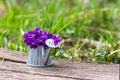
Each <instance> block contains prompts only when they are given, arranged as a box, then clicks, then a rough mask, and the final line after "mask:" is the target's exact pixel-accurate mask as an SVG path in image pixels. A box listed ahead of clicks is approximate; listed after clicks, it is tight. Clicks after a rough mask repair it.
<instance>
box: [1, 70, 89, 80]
mask: <svg viewBox="0 0 120 80" xmlns="http://www.w3.org/2000/svg"><path fill="white" fill-rule="evenodd" d="M0 70H1V71H11V72H15V73H24V74H29V75H38V76H48V77H59V78H68V79H75V80H91V79H83V78H76V77H69V76H60V75H45V74H40V73H30V72H23V71H16V70H8V69H0Z"/></svg>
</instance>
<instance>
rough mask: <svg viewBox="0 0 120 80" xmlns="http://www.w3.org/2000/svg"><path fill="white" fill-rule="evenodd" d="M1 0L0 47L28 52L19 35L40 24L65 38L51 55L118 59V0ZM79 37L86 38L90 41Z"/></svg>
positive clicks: (101, 59) (77, 58)
mask: <svg viewBox="0 0 120 80" xmlns="http://www.w3.org/2000/svg"><path fill="white" fill-rule="evenodd" d="M88 1H89V0H88ZM0 3H1V4H2V5H0V6H1V7H2V8H3V10H4V11H3V12H2V13H1V16H0V47H4V48H8V49H12V50H17V51H24V52H28V49H27V46H26V45H25V44H24V40H23V37H22V35H23V33H24V32H27V31H29V30H33V29H35V28H36V27H40V28H41V29H42V30H44V31H48V32H50V33H54V34H58V35H61V37H62V39H63V40H65V42H64V43H63V44H62V45H61V47H60V48H58V49H57V52H56V50H53V51H52V54H51V55H52V56H53V57H54V58H64V59H75V60H85V61H96V62H114V63H119V62H120V43H119V40H120V36H119V34H120V23H119V22H120V19H119V17H120V0H114V1H112V0H110V1H109V0H101V1H99V0H98V1H97V0H91V1H89V2H87V0H83V1H82V0H45V1H44V0H36V1H34V0H22V1H19V0H9V1H7V0H1V1H0ZM66 39H70V41H67V40H66ZM82 39H88V41H89V43H88V44H87V43H86V42H85V41H84V40H83V41H82ZM94 42H97V43H98V44H96V43H94ZM108 45H109V46H108ZM93 46H95V47H96V48H94V47H93ZM55 53H56V54H55Z"/></svg>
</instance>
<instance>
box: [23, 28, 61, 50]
mask: <svg viewBox="0 0 120 80" xmlns="http://www.w3.org/2000/svg"><path fill="white" fill-rule="evenodd" d="M23 37H24V42H25V44H26V45H27V46H29V47H30V48H37V47H39V46H43V47H44V48H45V49H46V48H48V46H47V45H46V43H45V41H46V40H47V39H53V40H54V44H55V45H58V44H59V43H60V41H61V39H60V36H56V35H54V34H51V33H48V32H44V31H42V30H40V28H36V29H35V30H33V31H29V32H27V33H25V34H24V35H23Z"/></svg>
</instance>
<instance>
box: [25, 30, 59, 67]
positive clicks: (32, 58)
mask: <svg viewBox="0 0 120 80" xmlns="http://www.w3.org/2000/svg"><path fill="white" fill-rule="evenodd" d="M23 37H24V42H25V44H26V45H27V46H29V48H30V51H29V56H28V61H27V64H28V65H30V66H37V67H42V66H50V65H51V64H52V63H51V59H50V50H51V48H55V47H57V46H58V45H59V43H60V42H61V39H60V36H56V35H54V34H51V33H48V32H44V31H42V30H40V28H36V29H35V30H33V31H29V32H27V33H24V35H23Z"/></svg>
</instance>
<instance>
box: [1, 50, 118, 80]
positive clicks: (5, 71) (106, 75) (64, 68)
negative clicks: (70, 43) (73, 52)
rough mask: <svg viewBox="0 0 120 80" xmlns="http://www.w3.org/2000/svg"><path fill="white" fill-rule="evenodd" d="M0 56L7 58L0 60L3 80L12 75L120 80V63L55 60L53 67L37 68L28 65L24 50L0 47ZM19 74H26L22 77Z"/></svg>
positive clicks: (19, 79)
mask: <svg viewBox="0 0 120 80" xmlns="http://www.w3.org/2000/svg"><path fill="white" fill-rule="evenodd" d="M0 57H2V58H5V59H4V61H0V78H3V80H4V79H5V78H6V80H10V79H11V78H12V77H13V79H12V80H16V79H17V80H22V79H25V80H33V79H35V80H38V78H39V79H40V80H53V79H56V80H76V79H77V80H86V79H92V80H119V64H98V63H86V62H79V61H69V60H53V63H54V65H53V66H51V67H46V68H35V67H29V66H27V65H26V60H27V54H25V53H22V52H15V51H11V50H7V49H0ZM10 73H11V74H12V77H10V76H11V75H10ZM18 75H20V76H22V75H25V76H24V78H22V77H18ZM7 76H8V78H7ZM31 77H33V79H31Z"/></svg>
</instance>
